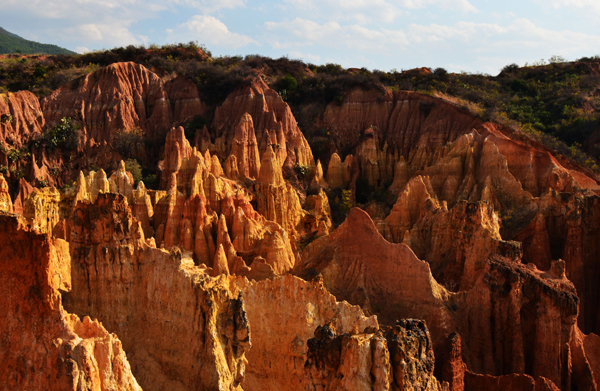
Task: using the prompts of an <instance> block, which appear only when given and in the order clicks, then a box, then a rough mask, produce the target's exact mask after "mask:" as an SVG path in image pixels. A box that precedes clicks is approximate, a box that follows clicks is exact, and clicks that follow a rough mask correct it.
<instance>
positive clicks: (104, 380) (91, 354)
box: [0, 212, 141, 391]
mask: <svg viewBox="0 0 600 391" xmlns="http://www.w3.org/2000/svg"><path fill="white" fill-rule="evenodd" d="M0 229H1V231H2V232H3V234H4V235H3V237H2V243H1V245H0V260H2V262H1V265H0V269H1V271H0V287H1V288H0V290H1V294H0V304H1V305H2V309H3V311H4V315H3V316H2V318H1V319H0V330H2V333H1V335H0V361H1V362H2V368H0V379H1V380H0V383H1V388H2V389H7V390H9V389H10V390H41V389H52V390H73V391H75V390H110V389H119V390H127V391H137V390H141V388H140V387H139V386H138V383H137V381H136V379H135V378H134V377H133V375H132V373H131V368H130V365H129V363H128V361H127V357H126V355H125V352H124V350H123V348H122V345H121V342H120V340H119V339H118V338H117V336H116V335H115V334H110V333H109V332H107V331H106V329H105V328H104V327H103V326H102V324H101V323H99V322H98V321H97V320H96V321H92V320H90V318H89V317H85V318H84V319H83V321H81V320H80V319H79V318H78V317H77V316H75V315H71V314H68V313H67V312H65V310H64V309H63V306H62V303H61V292H60V291H59V290H62V291H63V292H64V291H68V290H69V289H70V274H69V272H68V270H67V271H65V268H67V269H68V268H69V266H70V258H69V253H68V245H67V246H65V244H66V243H64V242H63V241H61V240H60V239H58V240H52V239H50V238H49V236H48V235H47V234H38V233H35V232H32V231H30V230H29V228H28V227H26V226H25V224H24V221H22V220H21V219H19V218H17V217H16V216H14V215H9V214H6V213H3V212H0ZM65 250H66V251H65Z"/></svg>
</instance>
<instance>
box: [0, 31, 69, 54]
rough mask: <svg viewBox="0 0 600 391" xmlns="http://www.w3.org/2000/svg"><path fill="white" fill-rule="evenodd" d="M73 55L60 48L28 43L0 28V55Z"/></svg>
mask: <svg viewBox="0 0 600 391" xmlns="http://www.w3.org/2000/svg"><path fill="white" fill-rule="evenodd" d="M12 53H19V54H75V52H72V51H70V50H67V49H63V48H61V47H60V46H56V45H51V44H44V43H39V42H35V41H29V40H27V39H24V38H21V37H19V36H18V35H15V34H13V33H10V32H8V31H6V30H5V29H3V28H2V27H0V54H12Z"/></svg>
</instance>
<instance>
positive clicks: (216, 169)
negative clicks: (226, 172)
mask: <svg viewBox="0 0 600 391" xmlns="http://www.w3.org/2000/svg"><path fill="white" fill-rule="evenodd" d="M210 171H211V172H212V174H213V175H214V176H216V177H217V178H218V177H221V176H223V168H222V167H221V163H220V162H219V158H218V157H217V155H213V156H212V159H211V170H210Z"/></svg>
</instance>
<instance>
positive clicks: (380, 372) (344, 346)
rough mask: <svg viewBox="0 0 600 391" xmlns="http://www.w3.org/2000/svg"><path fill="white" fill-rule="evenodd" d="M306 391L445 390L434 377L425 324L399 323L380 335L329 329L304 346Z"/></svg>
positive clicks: (328, 326) (411, 321) (320, 330)
mask: <svg viewBox="0 0 600 391" xmlns="http://www.w3.org/2000/svg"><path fill="white" fill-rule="evenodd" d="M308 347H309V353H308V360H307V362H306V367H307V370H308V371H309V379H310V383H309V384H310V385H309V387H308V388H307V389H308V390H369V389H372V390H389V389H399V390H423V391H425V390H428V391H434V390H446V389H447V385H443V384H440V383H439V382H438V381H437V379H436V378H435V377H434V376H433V363H434V357H433V350H432V347H431V341H430V339H429V332H428V331H427V327H426V326H425V324H424V322H423V321H416V320H414V319H403V320H401V321H399V322H398V323H397V324H396V326H395V327H390V328H388V329H387V330H386V331H384V332H381V331H379V330H374V329H366V330H364V332H362V333H360V334H356V333H355V334H351V333H346V334H341V335H338V334H337V333H336V330H335V328H334V327H332V325H330V324H327V325H325V326H322V327H318V328H317V329H316V330H315V337H314V338H312V339H310V340H309V341H308Z"/></svg>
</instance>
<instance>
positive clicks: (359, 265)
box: [294, 209, 597, 388]
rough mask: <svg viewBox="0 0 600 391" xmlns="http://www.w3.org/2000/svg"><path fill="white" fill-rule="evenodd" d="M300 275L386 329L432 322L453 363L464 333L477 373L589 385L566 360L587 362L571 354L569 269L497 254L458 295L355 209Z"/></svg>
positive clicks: (441, 350) (306, 259)
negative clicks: (314, 277)
mask: <svg viewBox="0 0 600 391" xmlns="http://www.w3.org/2000/svg"><path fill="white" fill-rule="evenodd" d="M294 272H295V273H297V274H299V275H303V276H310V275H311V274H315V273H321V274H322V275H323V281H324V285H325V287H327V289H329V290H330V291H331V292H332V293H333V294H334V295H335V296H336V297H337V298H338V299H345V300H348V301H349V302H350V303H353V304H357V305H360V306H362V307H363V308H365V309H367V310H368V311H369V312H375V313H377V314H378V317H379V318H380V319H381V321H382V323H383V324H386V323H387V324H390V323H392V322H394V321H395V319H401V318H420V319H425V321H426V322H427V324H428V325H429V329H430V331H431V335H432V342H433V346H434V350H435V351H436V356H438V357H448V354H449V352H448V348H447V346H446V339H447V338H448V337H449V336H450V335H451V334H452V333H453V332H458V333H459V334H460V335H461V336H462V338H463V341H464V347H463V350H462V357H463V358H464V359H465V363H466V365H467V368H468V369H469V370H471V371H472V372H474V373H480V374H489V375H494V376H501V375H508V374H511V373H524V374H528V375H531V376H534V377H538V376H542V377H545V378H547V379H550V380H551V381H552V382H553V383H554V384H556V385H558V386H559V387H561V388H565V387H570V385H571V384H573V385H574V386H576V385H577V384H579V385H581V386H582V385H583V384H584V383H585V381H586V380H585V379H584V378H581V377H579V376H573V375H572V372H571V370H570V365H569V364H568V361H565V360H566V359H568V360H571V359H573V360H575V358H574V357H576V356H577V354H579V353H578V352H577V351H573V350H572V349H570V348H569V346H568V345H569V344H570V343H573V340H572V334H573V332H574V327H575V322H576V319H577V312H578V304H579V300H578V298H577V295H576V292H575V289H574V287H573V284H572V283H571V282H570V281H569V280H567V279H566V277H565V274H564V263H562V262H555V263H553V265H552V267H551V269H550V270H549V271H548V272H542V271H539V270H537V269H536V268H535V267H533V266H529V267H528V266H524V265H522V264H520V263H519V262H518V260H510V259H506V258H503V257H500V256H498V255H495V256H493V257H491V258H489V259H487V260H484V261H483V263H482V265H481V266H480V270H479V272H478V274H477V278H476V279H475V282H474V284H473V286H472V288H470V289H469V290H467V291H465V292H462V293H459V294H452V293H450V292H448V291H446V290H445V289H444V288H443V287H442V286H440V285H439V284H438V283H437V282H436V281H435V280H434V279H433V277H432V274H431V272H430V270H429V266H428V264H427V263H426V262H424V261H421V260H419V259H418V258H417V257H416V256H415V255H414V253H413V252H412V251H411V250H410V249H409V248H408V247H407V246H406V245H404V244H391V243H388V242H386V241H385V239H384V238H383V237H381V235H380V234H379V233H378V232H377V228H376V227H375V225H374V224H373V222H372V221H371V219H370V218H369V216H368V215H367V214H366V213H365V212H363V211H361V210H359V209H353V210H352V211H351V212H350V216H349V217H348V219H347V220H346V222H344V224H342V225H341V226H340V227H339V228H338V229H337V230H336V231H334V232H333V233H332V234H331V235H329V236H328V237H326V238H321V239H317V240H316V241H315V242H313V243H312V244H310V245H309V246H308V247H307V249H306V250H305V252H304V253H303V257H302V261H301V262H300V263H299V264H298V265H297V266H296V268H295V270H294ZM569 357H573V358H569ZM557 363H560V364H558V365H557ZM586 368H587V371H588V372H590V373H591V372H592V371H593V370H594V369H593V368H590V367H589V364H588V366H587V367H586ZM596 370H597V368H596ZM441 380H447V381H450V380H451V379H448V378H444V377H441ZM580 382H581V383H580Z"/></svg>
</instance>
